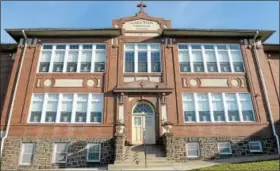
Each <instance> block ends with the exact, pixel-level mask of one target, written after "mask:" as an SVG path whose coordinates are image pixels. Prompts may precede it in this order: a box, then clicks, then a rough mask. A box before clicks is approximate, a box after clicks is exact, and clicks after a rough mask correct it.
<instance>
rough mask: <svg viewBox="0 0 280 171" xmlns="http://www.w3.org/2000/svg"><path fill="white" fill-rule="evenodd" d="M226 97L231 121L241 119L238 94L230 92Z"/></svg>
mask: <svg viewBox="0 0 280 171" xmlns="http://www.w3.org/2000/svg"><path fill="white" fill-rule="evenodd" d="M225 97H226V104H227V113H228V119H229V121H240V117H239V111H238V104H237V99H236V94H235V93H228V94H226V95H225Z"/></svg>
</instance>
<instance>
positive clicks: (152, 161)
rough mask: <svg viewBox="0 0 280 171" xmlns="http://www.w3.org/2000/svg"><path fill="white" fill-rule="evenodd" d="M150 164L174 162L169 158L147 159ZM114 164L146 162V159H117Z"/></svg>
mask: <svg viewBox="0 0 280 171" xmlns="http://www.w3.org/2000/svg"><path fill="white" fill-rule="evenodd" d="M147 163H148V164H160V163H161V164H165V163H172V161H169V160H166V159H165V160H147ZM114 164H145V160H139V161H138V160H125V161H115V162H114Z"/></svg>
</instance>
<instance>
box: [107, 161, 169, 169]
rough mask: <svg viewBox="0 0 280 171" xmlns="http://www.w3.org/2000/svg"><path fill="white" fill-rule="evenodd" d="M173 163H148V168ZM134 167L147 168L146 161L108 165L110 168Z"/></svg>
mask: <svg viewBox="0 0 280 171" xmlns="http://www.w3.org/2000/svg"><path fill="white" fill-rule="evenodd" d="M172 165H173V163H171V162H170V163H169V162H165V163H152V164H151V163H147V168H154V167H170V166H172ZM133 168H143V169H144V168H145V163H141V164H110V165H109V166H108V170H118V169H133Z"/></svg>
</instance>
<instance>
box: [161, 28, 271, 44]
mask: <svg viewBox="0 0 280 171" xmlns="http://www.w3.org/2000/svg"><path fill="white" fill-rule="evenodd" d="M257 31H259V37H258V38H259V39H260V40H261V41H263V42H264V41H265V40H267V39H268V38H269V37H270V36H271V35H272V34H273V33H274V32H275V31H274V30H249V29H248V30H246V29H164V30H163V35H164V36H174V37H184V36H188V37H240V38H251V37H254V36H255V34H256V32H257Z"/></svg>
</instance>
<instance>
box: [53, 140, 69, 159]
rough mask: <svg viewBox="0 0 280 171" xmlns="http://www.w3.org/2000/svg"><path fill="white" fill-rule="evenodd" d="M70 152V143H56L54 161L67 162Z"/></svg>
mask: <svg viewBox="0 0 280 171" xmlns="http://www.w3.org/2000/svg"><path fill="white" fill-rule="evenodd" d="M67 154H68V143H55V144H54V154H53V156H54V157H53V162H54V163H66V161H67Z"/></svg>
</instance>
